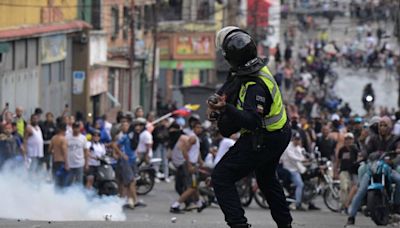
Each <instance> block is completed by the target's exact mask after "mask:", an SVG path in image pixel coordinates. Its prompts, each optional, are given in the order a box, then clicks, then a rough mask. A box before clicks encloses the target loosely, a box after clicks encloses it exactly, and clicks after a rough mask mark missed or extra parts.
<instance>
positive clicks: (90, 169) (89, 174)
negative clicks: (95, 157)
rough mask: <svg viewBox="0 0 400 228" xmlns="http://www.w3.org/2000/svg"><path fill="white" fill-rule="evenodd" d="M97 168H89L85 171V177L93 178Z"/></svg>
mask: <svg viewBox="0 0 400 228" xmlns="http://www.w3.org/2000/svg"><path fill="white" fill-rule="evenodd" d="M98 168H99V167H98V166H89V170H88V171H87V173H86V175H87V176H93V177H95V176H96V173H97V170H98Z"/></svg>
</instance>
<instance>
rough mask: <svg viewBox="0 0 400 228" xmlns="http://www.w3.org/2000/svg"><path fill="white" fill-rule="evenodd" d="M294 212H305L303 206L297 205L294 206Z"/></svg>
mask: <svg viewBox="0 0 400 228" xmlns="http://www.w3.org/2000/svg"><path fill="white" fill-rule="evenodd" d="M296 211H306V209H305V208H304V207H303V206H301V205H299V206H296Z"/></svg>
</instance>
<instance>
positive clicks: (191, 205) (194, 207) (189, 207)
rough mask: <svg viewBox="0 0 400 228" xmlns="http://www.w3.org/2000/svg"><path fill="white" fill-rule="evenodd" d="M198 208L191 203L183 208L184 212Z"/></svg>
mask: <svg viewBox="0 0 400 228" xmlns="http://www.w3.org/2000/svg"><path fill="white" fill-rule="evenodd" d="M198 208H199V206H197V204H194V203H191V204H189V205H187V206H186V207H185V211H191V210H194V209H198Z"/></svg>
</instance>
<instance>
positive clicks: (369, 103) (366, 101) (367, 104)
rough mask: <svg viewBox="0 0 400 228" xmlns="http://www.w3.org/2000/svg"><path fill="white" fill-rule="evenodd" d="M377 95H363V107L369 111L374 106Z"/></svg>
mask: <svg viewBox="0 0 400 228" xmlns="http://www.w3.org/2000/svg"><path fill="white" fill-rule="evenodd" d="M374 101H375V97H374V96H373V95H372V94H365V95H364V96H363V107H364V110H365V111H366V112H369V111H370V110H371V109H372V108H373V107H374Z"/></svg>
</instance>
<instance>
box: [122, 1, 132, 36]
mask: <svg viewBox="0 0 400 228" xmlns="http://www.w3.org/2000/svg"><path fill="white" fill-rule="evenodd" d="M129 10H130V8H129V7H127V6H124V29H123V32H122V37H123V38H124V40H127V39H128V38H129V28H130V26H131V13H130V12H129Z"/></svg>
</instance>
